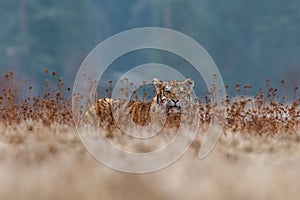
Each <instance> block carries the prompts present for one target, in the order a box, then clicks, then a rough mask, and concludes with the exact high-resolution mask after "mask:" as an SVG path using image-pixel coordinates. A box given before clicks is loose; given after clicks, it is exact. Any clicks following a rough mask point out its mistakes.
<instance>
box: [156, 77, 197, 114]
mask: <svg viewBox="0 0 300 200" xmlns="http://www.w3.org/2000/svg"><path fill="white" fill-rule="evenodd" d="M153 84H154V86H155V89H156V96H155V98H154V99H153V101H154V103H156V104H158V105H160V106H163V107H164V108H166V109H168V110H170V109H175V110H178V109H180V108H181V107H182V106H184V105H190V104H191V103H192V100H193V98H192V93H193V87H194V81H193V80H192V79H190V78H188V79H186V80H184V81H182V82H180V81H175V80H170V81H161V80H158V79H156V78H155V79H153Z"/></svg>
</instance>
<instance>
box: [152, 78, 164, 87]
mask: <svg viewBox="0 0 300 200" xmlns="http://www.w3.org/2000/svg"><path fill="white" fill-rule="evenodd" d="M152 83H153V85H154V86H155V88H160V87H161V86H162V81H161V80H159V79H157V78H154V79H153V81H152Z"/></svg>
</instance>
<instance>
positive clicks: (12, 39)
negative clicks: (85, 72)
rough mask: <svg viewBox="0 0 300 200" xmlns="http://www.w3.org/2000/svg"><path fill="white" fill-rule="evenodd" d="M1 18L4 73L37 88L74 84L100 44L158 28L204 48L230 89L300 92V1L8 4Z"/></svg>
mask: <svg viewBox="0 0 300 200" xmlns="http://www.w3.org/2000/svg"><path fill="white" fill-rule="evenodd" d="M0 13H1V14H0V23H1V26H2V27H1V29H0V72H1V73H3V72H8V71H10V70H14V71H16V72H17V73H16V74H17V76H19V77H20V80H25V79H28V80H31V82H34V83H35V84H38V83H39V82H40V81H43V79H44V75H43V70H44V68H48V69H49V71H50V70H51V71H53V70H54V71H56V72H58V74H59V75H60V76H62V77H63V80H64V81H65V82H66V83H67V84H68V85H72V84H73V81H74V77H75V74H76V72H77V70H78V68H79V66H80V64H81V62H82V61H83V59H84V58H85V56H86V55H87V54H88V53H89V52H90V51H91V50H92V49H93V48H94V47H95V46H96V45H97V44H98V43H99V42H101V41H103V40H104V39H106V38H108V37H110V36H112V35H114V34H117V33H119V32H121V31H125V30H127V29H131V28H137V27H145V26H159V27H166V28H171V29H174V30H177V31H180V32H182V33H184V34H187V35H189V36H191V37H192V38H194V39H195V40H196V41H198V42H199V43H200V44H201V45H202V46H203V47H204V48H205V49H206V50H207V51H208V53H209V54H210V55H211V57H212V58H213V59H214V61H215V62H216V64H217V66H218V67H219V69H220V71H221V74H222V76H223V79H224V82H225V83H226V84H230V85H234V84H235V83H240V84H251V85H252V89H251V91H253V92H256V91H257V89H258V88H260V87H264V85H265V79H266V78H269V79H270V80H271V84H272V85H274V86H277V87H280V81H281V80H282V79H284V80H285V81H286V83H287V86H289V87H290V88H291V90H292V88H293V86H294V85H296V84H297V85H300V78H299V73H300V1H299V0H286V1H274V0H260V1H258V0H253V1H246V0H226V1H224V0H130V1H128V0H109V1H108V0H77V1H74V0H63V1H61V0H1V1H0ZM133 42H134V41H133ZM166 57H168V56H166ZM152 58H153V57H152ZM168 58H169V57H168ZM165 60H166V59H165ZM147 61H148V60H147ZM150 61H151V60H150ZM144 62H145V61H144ZM152 62H154V61H153V60H152ZM155 62H159V60H158V61H157V60H155ZM137 63H139V62H137ZM166 63H168V62H166Z"/></svg>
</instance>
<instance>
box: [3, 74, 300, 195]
mask: <svg viewBox="0 0 300 200" xmlns="http://www.w3.org/2000/svg"><path fill="white" fill-rule="evenodd" d="M46 73H49V72H47V71H46ZM50 75H51V74H50ZM51 76H53V77H55V73H52V75H51ZM12 78H13V73H9V74H7V75H4V76H1V80H2V83H1V84H0V89H1V91H0V111H1V113H0V199H6V200H11V199H22V200H23V199H41V200H44V199H45V200H46V199H74V200H76V199H108V200H109V199H212V200H214V199H233V200H234V199H249V200H252V199H275V200H276V199H299V196H300V122H299V113H300V111H299V106H298V103H299V100H297V99H295V100H294V101H293V102H292V103H289V104H288V103H282V102H280V101H279V102H278V101H275V100H274V97H275V95H276V94H275V92H276V91H275V89H273V88H271V87H270V88H269V92H268V94H262V93H259V94H258V95H257V96H255V97H253V99H246V100H244V99H236V100H234V101H231V100H230V98H228V99H226V101H225V103H224V105H225V106H226V108H227V111H228V116H227V119H226V122H225V123H224V134H223V135H222V136H221V138H220V140H219V142H218V144H217V145H216V148H215V149H214V150H213V152H212V153H211V154H210V155H209V156H208V157H206V158H205V159H203V160H200V159H198V158H197V152H198V150H199V144H200V143H201V141H202V140H203V134H202V131H199V133H198V136H197V142H195V143H193V144H192V146H191V147H190V148H189V149H188V151H187V152H186V153H185V154H184V156H183V157H181V158H180V159H179V160H178V161H177V162H175V163H174V164H172V165H171V166H169V167H166V168H164V169H162V170H160V171H157V172H152V173H146V174H141V175H133V174H127V173H121V172H117V171H115V170H112V169H109V168H107V167H106V166H104V165H103V164H101V163H99V162H98V161H97V160H96V159H95V158H93V157H92V156H91V155H90V154H89V153H88V152H87V151H86V149H85V147H84V146H83V144H82V143H81V141H80V139H79V136H78V134H77V132H76V129H75V128H74V124H73V120H72V113H71V110H70V97H69V96H68V95H65V94H68V91H69V90H70V89H68V88H63V87H62V85H63V84H62V81H60V80H59V79H58V80H57V84H55V85H54V84H51V83H49V82H46V84H48V85H47V88H46V89H45V91H44V92H45V93H44V96H42V97H39V98H38V97H29V98H27V99H24V100H23V101H22V102H21V103H19V102H17V101H16V92H15V91H14V88H13V87H12V86H13V83H12V80H11V79H12ZM29 87H31V86H29ZM236 87H237V89H239V86H236ZM247 87H248V86H247ZM30 89H31V88H29V89H28V90H30ZM294 89H295V93H296V90H297V89H298V88H294ZM62 91H64V92H62ZM249 104H250V106H249ZM209 109H211V106H210V105H209V104H208V103H206V104H205V103H204V104H203V105H202V106H201V109H200V110H201V111H202V112H203V113H207V112H208V111H209ZM274 113H275V114H274ZM203 116H204V115H203ZM200 120H202V121H201V122H202V124H205V123H207V122H208V121H209V119H207V117H203V118H201V119H200Z"/></svg>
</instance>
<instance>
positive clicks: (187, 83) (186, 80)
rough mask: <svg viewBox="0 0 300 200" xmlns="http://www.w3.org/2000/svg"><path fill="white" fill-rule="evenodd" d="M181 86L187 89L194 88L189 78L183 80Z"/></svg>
mask: <svg viewBox="0 0 300 200" xmlns="http://www.w3.org/2000/svg"><path fill="white" fill-rule="evenodd" d="M183 84H184V85H185V86H186V87H188V88H193V87H194V81H193V80H192V79H191V78H188V79H185V80H184V81H183Z"/></svg>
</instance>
